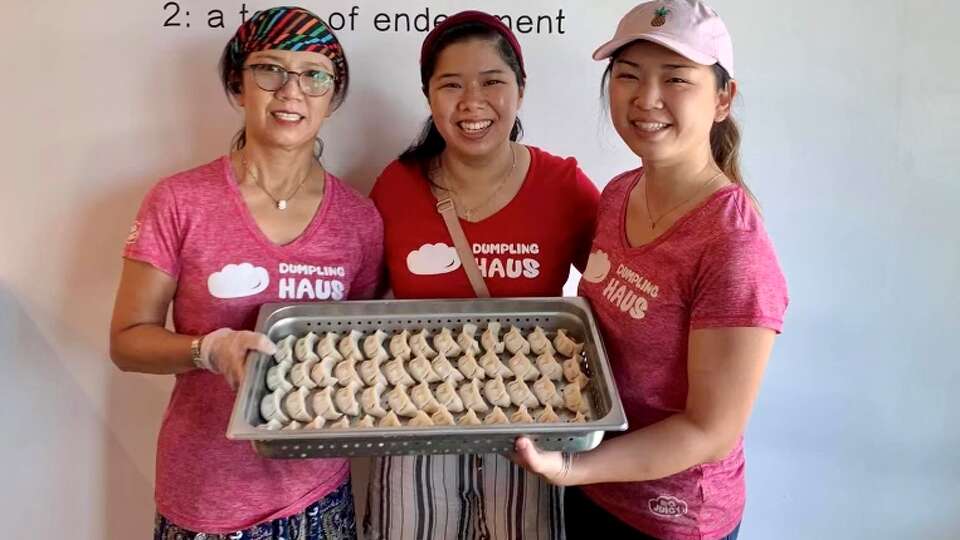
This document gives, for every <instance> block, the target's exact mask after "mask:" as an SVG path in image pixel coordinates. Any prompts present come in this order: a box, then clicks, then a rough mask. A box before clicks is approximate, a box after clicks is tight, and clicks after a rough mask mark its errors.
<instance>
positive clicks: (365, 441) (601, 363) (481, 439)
mask: <svg viewBox="0 0 960 540" xmlns="http://www.w3.org/2000/svg"><path fill="white" fill-rule="evenodd" d="M493 321H496V322H499V323H501V324H502V325H503V327H504V331H505V330H506V329H508V328H509V325H515V326H517V327H519V328H520V329H521V330H522V331H523V332H524V333H527V332H529V331H531V330H533V328H534V327H535V326H537V325H539V326H540V327H542V328H543V329H544V330H545V331H547V332H548V333H552V332H555V331H556V330H557V329H560V328H565V329H566V330H567V331H568V333H569V334H570V335H571V336H572V337H574V338H575V339H576V340H577V341H580V342H583V343H584V356H583V362H584V363H583V365H582V368H583V369H584V370H585V371H586V373H587V375H588V376H589V377H590V383H589V385H588V386H587V388H585V389H584V396H585V399H587V401H588V404H589V407H590V414H589V415H588V416H589V419H588V421H587V422H584V423H550V424H501V425H482V426H459V425H458V426H434V427H407V426H403V427H396V428H381V427H376V428H349V429H340V430H332V429H319V430H296V431H269V430H265V429H263V428H258V427H257V426H259V425H260V424H262V423H263V418H262V417H261V416H260V401H261V399H262V398H263V396H264V395H265V394H266V392H268V390H267V388H266V372H267V370H268V369H269V368H270V366H272V365H273V364H274V360H273V358H272V357H270V356H267V355H263V354H260V353H251V355H250V357H249V359H248V362H247V373H246V378H245V380H244V383H243V385H242V386H241V388H240V390H239V391H238V393H237V398H236V401H235V403H234V408H233V414H232V416H231V418H230V425H229V428H228V430H227V437H228V438H230V439H235V440H249V441H252V444H253V447H254V449H255V450H256V452H257V453H258V454H260V455H262V456H264V457H270V458H312V457H334V456H344V457H350V456H373V455H402V454H482V453H509V452H511V451H512V450H513V444H514V441H515V440H516V438H517V437H519V436H521V435H525V436H527V437H530V438H531V439H532V440H533V441H534V442H536V444H537V446H538V447H540V448H542V449H546V450H563V451H566V452H583V451H586V450H590V449H592V448H595V447H596V446H597V445H598V444H600V441H601V440H602V439H603V433H604V431H623V430H625V429H626V428H627V419H626V415H625V413H624V410H623V405H622V403H621V401H620V395H619V393H618V392H617V387H616V384H615V383H614V380H613V376H612V373H611V371H610V364H609V362H608V360H607V355H606V351H605V350H604V347H603V341H602V340H601V338H600V333H599V331H598V329H597V325H596V321H595V319H594V317H593V313H592V311H591V310H590V306H589V304H588V303H587V301H586V300H584V299H582V298H496V299H469V300H374V301H358V302H324V303H310V304H303V303H301V304H265V305H263V306H262V307H261V308H260V313H259V316H258V319H257V331H259V332H263V333H264V334H266V335H267V336H269V337H270V339H272V340H273V341H275V342H276V341H279V340H280V339H282V338H284V337H286V336H287V335H290V334H294V335H296V336H298V337H300V336H303V335H306V334H307V333H308V332H311V331H312V332H315V333H317V334H319V335H321V336H322V335H323V333H326V332H329V331H333V332H338V333H340V334H344V333H346V332H349V331H350V330H354V329H356V330H361V331H363V332H364V333H366V334H369V333H372V332H374V331H376V330H377V329H382V330H384V331H386V332H392V331H394V330H401V329H419V328H428V329H430V330H431V331H436V330H438V329H439V328H442V327H445V326H446V327H452V328H458V327H459V326H461V325H463V324H465V323H473V324H476V325H477V326H479V327H480V329H481V331H482V330H483V328H485V327H486V325H487V323H489V322H493ZM508 414H509V413H508Z"/></svg>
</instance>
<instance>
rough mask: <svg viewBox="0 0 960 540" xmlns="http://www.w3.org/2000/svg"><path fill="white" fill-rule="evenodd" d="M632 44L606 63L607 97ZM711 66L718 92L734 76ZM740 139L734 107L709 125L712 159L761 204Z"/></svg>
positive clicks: (604, 88)
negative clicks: (747, 175) (746, 171)
mask: <svg viewBox="0 0 960 540" xmlns="http://www.w3.org/2000/svg"><path fill="white" fill-rule="evenodd" d="M630 45H632V43H628V44H627V45H624V46H623V47H620V48H619V49H617V51H616V52H614V53H613V55H612V56H611V57H610V63H609V64H607V69H606V70H605V71H604V72H603V79H602V80H601V83H600V94H601V97H602V98H603V99H604V100H606V98H607V90H608V89H609V83H610V75H611V74H612V73H613V65H614V63H615V62H616V60H617V58H619V56H620V54H621V53H622V52H623V51H624V50H625V49H626V48H627V47H629V46H630ZM711 68H712V69H713V75H714V79H716V89H717V92H723V91H726V90H727V89H728V88H729V86H730V81H731V80H733V79H732V78H731V77H730V73H728V72H727V70H726V69H724V67H723V66H721V65H720V64H713V65H712V66H711ZM740 141H741V136H740V127H739V126H738V125H737V121H736V120H734V118H733V111H730V113H729V114H727V117H726V118H725V119H724V120H723V121H722V122H714V124H713V127H712V128H711V129H710V152H711V153H712V154H713V160H714V161H715V162H716V163H717V166H718V167H720V170H721V171H723V174H724V175H725V176H726V177H727V178H729V179H730V181H731V182H733V183H734V184H737V185H738V186H740V187H741V188H743V190H744V191H745V192H746V193H747V195H748V196H749V197H750V199H751V200H752V201H753V203H754V204H755V205H757V206H758V207H759V203H758V202H757V198H756V197H755V196H754V195H753V192H752V191H751V190H750V188H749V187H748V186H747V184H746V182H744V180H743V172H742V170H741V168H740Z"/></svg>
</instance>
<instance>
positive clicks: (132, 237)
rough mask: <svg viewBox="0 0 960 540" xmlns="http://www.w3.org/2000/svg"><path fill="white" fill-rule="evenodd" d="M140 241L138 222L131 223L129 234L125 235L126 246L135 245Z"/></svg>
mask: <svg viewBox="0 0 960 540" xmlns="http://www.w3.org/2000/svg"><path fill="white" fill-rule="evenodd" d="M139 239H140V220H136V221H134V222H133V225H131V226H130V232H129V233H128V234H127V244H135V243H136V242H137V240H139Z"/></svg>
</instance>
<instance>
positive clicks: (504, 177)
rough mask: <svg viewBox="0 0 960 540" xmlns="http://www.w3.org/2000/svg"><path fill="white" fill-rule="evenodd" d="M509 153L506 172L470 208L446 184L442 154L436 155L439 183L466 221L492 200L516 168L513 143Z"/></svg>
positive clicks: (515, 153) (515, 152) (515, 154)
mask: <svg viewBox="0 0 960 540" xmlns="http://www.w3.org/2000/svg"><path fill="white" fill-rule="evenodd" d="M510 155H511V156H512V163H511V164H510V168H509V169H507V172H506V173H504V174H503V175H502V176H501V178H500V179H499V180H498V181H497V183H496V184H494V186H493V188H492V189H491V190H490V194H489V195H488V196H487V198H486V199H484V200H483V201H481V202H480V204H476V205H474V206H473V207H471V208H467V207H466V206H465V205H464V204H462V203H461V202H460V197H459V196H458V195H457V192H456V191H455V190H453V189H451V188H450V186H449V185H448V184H447V175H446V172H445V171H444V167H443V155H442V154H441V155H440V157H438V160H439V161H440V183H441V184H443V186H442V187H443V189H444V190H446V191H448V192H450V196H451V197H452V198H453V201H454V203H455V204H456V206H457V207H458V208H460V210H462V211H463V217H464V218H465V219H466V220H467V221H470V220H472V219H473V216H474V212H476V211H478V210H482V209H484V208H486V207H487V205H489V204H490V201H492V200H493V198H494V197H495V196H496V195H497V194H499V193H500V188H501V187H503V185H504V184H505V183H506V182H507V179H508V178H510V176H511V175H512V174H513V171H514V170H516V168H517V151H516V149H515V148H514V147H513V144H511V145H510Z"/></svg>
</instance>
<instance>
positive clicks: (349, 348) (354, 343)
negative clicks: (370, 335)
mask: <svg viewBox="0 0 960 540" xmlns="http://www.w3.org/2000/svg"><path fill="white" fill-rule="evenodd" d="M361 337H363V332H361V331H359V330H351V331H350V333H349V334H347V335H345V336H343V338H342V339H341V340H340V343H339V344H338V345H337V350H338V351H340V354H342V355H343V357H344V359H346V360H350V359H353V360H358V361H359V360H363V353H362V352H361V351H360V338H361Z"/></svg>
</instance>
